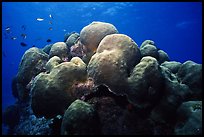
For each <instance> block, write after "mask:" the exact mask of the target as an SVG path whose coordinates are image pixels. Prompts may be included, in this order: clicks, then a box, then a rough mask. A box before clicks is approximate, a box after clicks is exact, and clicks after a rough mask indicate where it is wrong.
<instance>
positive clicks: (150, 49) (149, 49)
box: [140, 44, 159, 60]
mask: <svg viewBox="0 0 204 137" xmlns="http://www.w3.org/2000/svg"><path fill="white" fill-rule="evenodd" d="M140 52H141V56H142V57H145V56H151V57H154V58H156V59H157V60H158V58H159V53H158V51H157V48H156V47H155V46H154V45H150V44H146V45H144V46H141V47H140Z"/></svg>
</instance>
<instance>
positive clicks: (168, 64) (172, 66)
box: [161, 61, 181, 74]
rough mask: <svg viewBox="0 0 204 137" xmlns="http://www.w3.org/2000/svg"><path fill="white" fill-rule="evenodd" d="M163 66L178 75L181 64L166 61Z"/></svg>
mask: <svg viewBox="0 0 204 137" xmlns="http://www.w3.org/2000/svg"><path fill="white" fill-rule="evenodd" d="M161 66H164V67H166V68H168V69H169V70H171V72H172V73H174V74H176V73H177V72H178V70H179V68H180V67H181V63H180V62H177V61H164V62H163V63H162V64H161Z"/></svg>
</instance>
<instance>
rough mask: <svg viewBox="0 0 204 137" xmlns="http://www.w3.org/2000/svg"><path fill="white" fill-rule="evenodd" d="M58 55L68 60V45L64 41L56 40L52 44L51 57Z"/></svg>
mask: <svg viewBox="0 0 204 137" xmlns="http://www.w3.org/2000/svg"><path fill="white" fill-rule="evenodd" d="M53 56H58V57H59V58H60V59H61V60H63V61H66V60H67V59H68V47H67V45H66V43H64V42H56V43H54V44H53V45H52V47H51V49H50V52H49V58H52V57H53Z"/></svg>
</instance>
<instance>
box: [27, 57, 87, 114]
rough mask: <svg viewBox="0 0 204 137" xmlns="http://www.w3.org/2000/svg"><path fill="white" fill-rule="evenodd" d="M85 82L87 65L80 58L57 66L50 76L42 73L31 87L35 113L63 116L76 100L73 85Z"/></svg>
mask: <svg viewBox="0 0 204 137" xmlns="http://www.w3.org/2000/svg"><path fill="white" fill-rule="evenodd" d="M85 80H86V64H85V63H84V62H83V61H82V60H81V59H80V58H78V57H74V58H72V59H71V61H70V62H63V63H61V64H59V65H57V66H55V67H54V68H52V69H51V71H50V73H49V74H45V73H40V74H39V75H37V76H36V77H35V79H34V82H33V85H32V87H31V93H32V109H33V112H34V113H35V114H36V115H37V116H41V115H42V116H46V117H52V116H55V115H57V114H63V113H64V111H65V110H66V108H67V107H68V106H69V105H70V104H71V102H72V101H74V100H75V97H74V96H73V93H72V90H71V87H72V85H73V84H74V83H75V82H78V81H85Z"/></svg>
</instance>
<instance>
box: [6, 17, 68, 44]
mask: <svg viewBox="0 0 204 137" xmlns="http://www.w3.org/2000/svg"><path fill="white" fill-rule="evenodd" d="M49 18H50V19H54V18H53V16H52V14H49ZM36 20H37V21H39V22H42V21H44V20H45V19H44V18H42V17H38V18H36ZM49 24H50V25H52V24H53V22H52V20H49ZM21 29H22V30H23V31H25V30H26V25H22V26H21ZM11 30H12V29H11V27H10V26H8V27H6V28H5V32H4V36H5V39H8V38H9V37H10V39H11V40H17V38H18V37H17V36H12V31H11ZM48 30H50V31H52V30H53V27H52V26H51V27H49V28H48ZM62 31H64V32H65V31H67V30H66V29H63V30H62ZM19 37H21V38H22V39H23V40H25V39H26V38H27V34H26V33H25V32H23V33H21V34H20V36H19ZM51 41H52V40H51V39H47V40H46V42H48V43H49V42H51ZM20 45H21V46H22V47H26V46H27V45H28V44H26V43H25V42H20ZM34 46H35V44H33V47H34Z"/></svg>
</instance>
